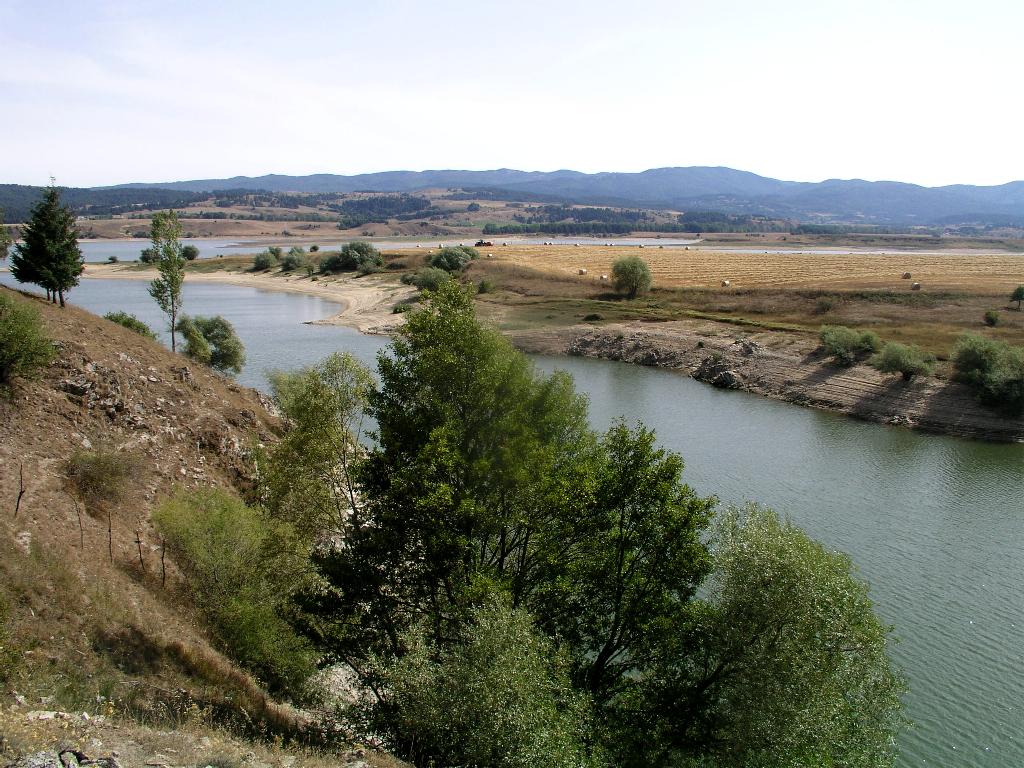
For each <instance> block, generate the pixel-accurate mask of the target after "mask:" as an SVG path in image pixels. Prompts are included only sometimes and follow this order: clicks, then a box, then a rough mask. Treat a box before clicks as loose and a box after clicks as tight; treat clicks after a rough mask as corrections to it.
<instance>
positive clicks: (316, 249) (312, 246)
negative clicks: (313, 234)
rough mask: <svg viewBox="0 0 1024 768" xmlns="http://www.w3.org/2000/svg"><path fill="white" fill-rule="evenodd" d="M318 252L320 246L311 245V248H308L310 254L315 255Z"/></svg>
mask: <svg viewBox="0 0 1024 768" xmlns="http://www.w3.org/2000/svg"><path fill="white" fill-rule="evenodd" d="M319 250H320V246H319V245H311V246H309V252H310V253H316V252H317V251H319Z"/></svg>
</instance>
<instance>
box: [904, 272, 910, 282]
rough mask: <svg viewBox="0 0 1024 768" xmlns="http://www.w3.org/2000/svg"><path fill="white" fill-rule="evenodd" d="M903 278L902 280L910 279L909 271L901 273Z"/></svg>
mask: <svg viewBox="0 0 1024 768" xmlns="http://www.w3.org/2000/svg"><path fill="white" fill-rule="evenodd" d="M903 279H904V280H909V279H910V273H909V272H904V273H903Z"/></svg>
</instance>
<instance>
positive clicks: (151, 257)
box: [139, 232, 160, 264]
mask: <svg viewBox="0 0 1024 768" xmlns="http://www.w3.org/2000/svg"><path fill="white" fill-rule="evenodd" d="M146 237H149V232H147V233H146ZM159 260H160V256H159V254H157V252H156V249H155V248H143V249H142V252H141V253H139V261H141V262H142V263H143V264H156V262H157V261H159Z"/></svg>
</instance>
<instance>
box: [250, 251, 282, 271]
mask: <svg viewBox="0 0 1024 768" xmlns="http://www.w3.org/2000/svg"><path fill="white" fill-rule="evenodd" d="M276 263H277V257H276V256H274V255H273V254H272V253H271V252H270V249H269V248H268V249H267V250H265V251H260V252H259V253H257V254H256V255H255V256H254V257H253V259H252V269H253V272H262V271H264V270H267V269H270V268H271V267H272V266H274V265H275V264H276Z"/></svg>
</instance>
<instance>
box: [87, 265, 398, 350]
mask: <svg viewBox="0 0 1024 768" xmlns="http://www.w3.org/2000/svg"><path fill="white" fill-rule="evenodd" d="M156 276H157V272H156V270H142V271H140V270H134V269H126V268H125V267H124V266H121V265H117V264H88V265H86V270H85V272H84V273H83V274H82V277H83V278H86V279H97V280H152V279H153V278H155V277H156ZM185 282H186V283H222V284H225V285H238V286H243V287H246V288H260V289H262V290H267V291H286V292H289V293H301V294H304V295H306V296H317V297H319V298H321V299H327V300H328V301H334V302H337V303H339V304H341V305H342V309H341V311H340V312H338V313H337V314H334V315H332V316H330V317H326V318H324V319H322V320H317V321H315V324H316V325H344V326H348V327H350V328H355V329H357V330H359V331H360V332H362V333H372V334H388V333H391V332H392V331H393V330H394V329H395V328H396V327H397V326H398V325H400V324H401V323H402V316H401V315H396V314H394V313H392V311H391V308H392V307H393V306H394V305H395V304H396V303H397V302H399V301H402V300H403V299H406V298H409V297H410V296H412V295H413V294H414V293H416V289H415V288H412V287H410V286H406V285H394V284H384V283H381V282H379V281H377V280H376V279H375V278H373V277H372V276H369V277H360V278H357V277H355V276H347V275H346V276H343V277H337V278H329V279H320V280H315V281H314V280H310V279H309V278H308V277H304V276H300V275H283V274H281V273H274V274H268V273H260V274H252V273H249V274H243V273H237V272H186V273H185Z"/></svg>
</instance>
